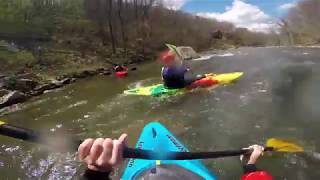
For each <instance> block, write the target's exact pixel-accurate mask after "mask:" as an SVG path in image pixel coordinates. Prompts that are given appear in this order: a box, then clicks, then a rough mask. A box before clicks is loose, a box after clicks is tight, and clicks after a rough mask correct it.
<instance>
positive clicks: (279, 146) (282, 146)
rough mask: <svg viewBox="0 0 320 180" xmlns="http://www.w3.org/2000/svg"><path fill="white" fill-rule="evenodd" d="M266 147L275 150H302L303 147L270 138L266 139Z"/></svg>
mask: <svg viewBox="0 0 320 180" xmlns="http://www.w3.org/2000/svg"><path fill="white" fill-rule="evenodd" d="M266 145H267V147H273V148H274V151H277V152H303V151H304V149H303V147H301V146H299V145H297V144H294V143H292V142H288V141H284V140H281V139H276V138H271V139H268V141H267V144H266Z"/></svg>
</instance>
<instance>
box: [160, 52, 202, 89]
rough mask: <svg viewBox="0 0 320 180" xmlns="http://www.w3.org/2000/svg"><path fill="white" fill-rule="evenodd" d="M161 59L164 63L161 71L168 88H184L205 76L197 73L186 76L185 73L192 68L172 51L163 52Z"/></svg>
mask: <svg viewBox="0 0 320 180" xmlns="http://www.w3.org/2000/svg"><path fill="white" fill-rule="evenodd" d="M160 60H161V62H162V64H163V65H164V66H163V67H162V71H161V76H162V80H163V84H164V85H165V86H166V87H167V88H168V89H179V88H184V87H187V86H189V85H191V84H192V83H193V82H195V81H196V80H199V79H202V78H204V77H205V76H204V75H197V76H196V77H194V78H186V77H185V74H186V73H187V72H188V71H190V69H189V68H186V67H185V66H183V64H182V60H181V59H180V58H179V57H178V56H176V55H175V53H174V52H172V51H166V52H163V53H162V54H161V55H160Z"/></svg>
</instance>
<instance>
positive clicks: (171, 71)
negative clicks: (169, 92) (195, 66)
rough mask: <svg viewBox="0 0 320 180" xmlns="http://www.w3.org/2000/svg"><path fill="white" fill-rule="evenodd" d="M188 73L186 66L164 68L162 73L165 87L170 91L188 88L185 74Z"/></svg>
mask: <svg viewBox="0 0 320 180" xmlns="http://www.w3.org/2000/svg"><path fill="white" fill-rule="evenodd" d="M187 71H188V69H187V68H186V67H184V66H172V67H168V66H164V67H163V68H162V72H161V74H162V80H163V83H164V85H165V86H166V87H167V88H169V89H178V88H184V87H185V86H186V82H185V79H184V74H185V73H186V72H187Z"/></svg>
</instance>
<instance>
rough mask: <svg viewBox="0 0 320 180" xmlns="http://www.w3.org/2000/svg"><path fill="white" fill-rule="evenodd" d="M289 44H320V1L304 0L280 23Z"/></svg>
mask: <svg viewBox="0 0 320 180" xmlns="http://www.w3.org/2000/svg"><path fill="white" fill-rule="evenodd" d="M279 25H280V27H281V29H280V30H281V34H282V35H284V36H286V37H287V42H286V43H287V44H289V45H295V44H298V45H316V44H320V1H319V0H303V1H300V2H298V3H297V5H296V7H293V8H291V9H290V10H289V12H288V14H287V15H286V17H284V18H283V19H281V21H280V23H279Z"/></svg>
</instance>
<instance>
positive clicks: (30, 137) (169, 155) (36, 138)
mask: <svg viewBox="0 0 320 180" xmlns="http://www.w3.org/2000/svg"><path fill="white" fill-rule="evenodd" d="M0 134H1V135H4V136H8V137H12V138H16V139H21V140H25V141H29V142H34V143H41V144H49V143H48V142H43V140H42V138H41V137H42V134H41V133H40V132H36V131H33V130H30V129H26V128H21V127H17V126H12V125H9V124H6V123H1V121H0ZM81 142H82V141H81V140H73V144H74V149H75V150H77V149H78V147H79V145H80V144H81ZM273 150H274V149H273V148H272V147H266V148H265V151H273ZM248 153H251V150H250V149H240V150H227V151H215V152H156V151H152V150H141V149H134V148H128V147H126V148H125V149H124V151H123V157H124V158H134V159H148V160H191V159H212V158H221V157H230V156H239V155H242V154H248Z"/></svg>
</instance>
